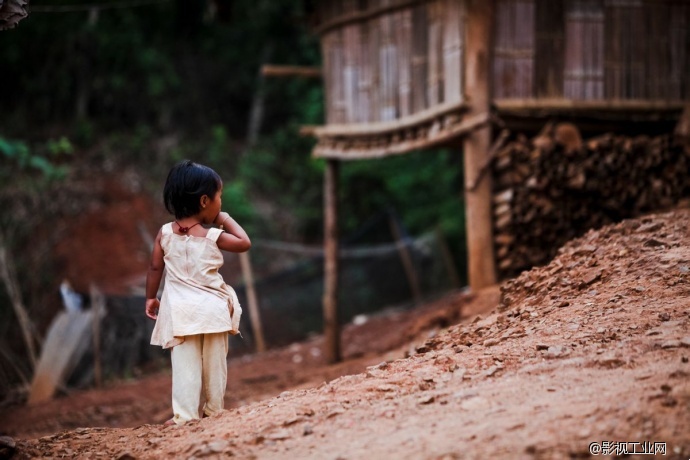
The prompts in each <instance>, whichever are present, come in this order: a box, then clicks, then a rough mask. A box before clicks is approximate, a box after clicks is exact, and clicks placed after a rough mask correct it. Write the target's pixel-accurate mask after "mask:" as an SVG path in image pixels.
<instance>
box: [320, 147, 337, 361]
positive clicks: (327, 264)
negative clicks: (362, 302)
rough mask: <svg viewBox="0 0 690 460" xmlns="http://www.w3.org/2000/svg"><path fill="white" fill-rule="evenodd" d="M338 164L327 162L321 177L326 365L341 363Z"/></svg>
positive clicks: (335, 161)
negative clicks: (322, 179)
mask: <svg viewBox="0 0 690 460" xmlns="http://www.w3.org/2000/svg"><path fill="white" fill-rule="evenodd" d="M338 167H339V164H338V161H337V160H327V161H326V172H325V175H324V190H323V192H324V193H323V195H324V208H325V209H324V214H325V215H324V294H323V325H324V338H325V350H324V351H325V355H326V360H327V361H328V362H329V363H335V362H338V361H340V360H341V355H340V325H339V324H338Z"/></svg>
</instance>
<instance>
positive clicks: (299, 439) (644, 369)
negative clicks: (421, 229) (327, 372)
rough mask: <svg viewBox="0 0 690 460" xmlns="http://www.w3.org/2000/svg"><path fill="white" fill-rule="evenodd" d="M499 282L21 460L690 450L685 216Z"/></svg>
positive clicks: (689, 229) (644, 223)
mask: <svg viewBox="0 0 690 460" xmlns="http://www.w3.org/2000/svg"><path fill="white" fill-rule="evenodd" d="M502 291H503V292H502V296H501V297H502V298H501V302H500V305H498V306H497V308H496V309H494V311H493V312H491V313H490V314H488V315H486V316H485V317H484V318H480V317H477V318H475V320H474V321H469V322H464V323H462V324H459V325H455V326H451V327H448V328H445V329H442V330H440V331H439V332H438V333H437V334H436V335H434V336H433V337H430V338H426V339H421V338H420V336H419V335H416V336H415V337H417V339H416V340H415V341H413V342H412V344H411V345H410V344H401V345H400V346H398V347H397V348H396V349H395V350H394V351H391V352H388V354H386V355H384V358H386V359H385V361H384V360H381V361H383V362H382V363H381V364H380V365H373V366H370V367H369V368H367V369H366V370H365V371H364V372H362V373H356V374H352V375H346V376H343V377H339V378H335V380H330V381H328V382H327V383H325V382H324V383H322V384H320V385H318V384H315V382H314V379H311V380H310V379H309V378H305V379H304V380H303V381H301V382H296V383H297V385H298V388H297V389H292V390H289V391H284V392H283V393H281V394H279V395H277V396H272V397H270V398H268V399H260V400H256V402H248V403H247V404H245V405H242V406H240V407H236V408H234V409H231V410H229V411H227V412H226V413H223V414H221V415H220V416H218V417H214V418H210V419H204V420H202V421H200V422H197V423H192V424H188V425H186V426H184V427H169V428H164V427H162V426H160V425H142V426H140V427H138V428H134V429H113V428H84V429H78V430H74V431H67V432H63V433H60V434H55V435H50V436H46V437H43V438H40V439H30V440H26V439H20V440H19V441H18V455H17V457H18V458H30V457H60V456H67V457H81V458H97V457H102V458H120V459H125V458H168V457H169V458H173V457H174V458H205V457H208V458H213V457H216V458H222V457H226V456H228V455H229V454H232V455H234V456H236V457H238V458H260V459H264V458H266V459H271V458H284V459H294V458H300V459H302V458H314V459H323V458H331V459H338V458H340V459H360V458H361V459H364V458H366V459H379V458H396V459H397V458H409V459H420V458H421V459H427V458H428V459H453V458H511V459H512V458H581V457H589V456H590V452H593V453H594V454H600V456H605V457H609V458H610V457H611V456H613V455H615V454H623V453H624V452H623V450H624V449H625V451H627V452H628V453H630V454H632V453H634V452H637V453H638V455H632V457H633V458H649V456H648V455H640V453H641V452H642V451H643V449H649V448H650V446H651V447H652V448H655V449H658V450H657V452H659V453H660V452H661V450H662V449H665V453H666V455H665V456H661V455H658V456H659V458H677V459H687V458H690V378H689V377H690V364H689V363H688V358H689V357H690V348H689V347H690V212H688V211H685V210H683V211H675V212H673V213H669V214H663V215H657V216H652V217H647V218H644V219H641V220H631V221H625V222H623V223H621V224H618V225H615V226H611V227H607V228H605V229H601V230H599V231H593V232H590V233H588V234H587V235H585V236H584V237H583V238H581V239H579V240H576V241H573V242H571V243H569V244H567V245H566V246H565V247H564V248H562V250H561V251H560V253H559V255H558V256H557V257H556V259H555V260H554V261H553V262H552V263H551V264H550V265H548V266H547V267H543V268H539V269H535V270H532V271H530V272H526V273H523V274H522V275H521V276H520V277H519V278H517V279H515V280H513V281H511V282H509V283H507V284H506V285H504V286H503V288H502ZM488 298H491V297H490V296H487V297H482V296H477V298H475V301H476V302H480V301H482V299H483V301H484V302H486V299H488ZM493 299H494V300H495V296H494V297H493ZM437 308H438V306H437ZM432 317H433V314H431V313H429V316H428V317H427V326H428V325H429V321H430V319H429V318H432ZM432 322H433V321H432ZM442 323H443V321H442V320H441V321H440V322H439V323H438V324H441V325H442ZM402 330H405V329H402ZM423 330H424V328H420V329H419V331H417V332H419V333H421V332H423ZM363 337H366V335H363ZM427 337H428V336H427ZM403 338H404V337H403ZM299 347H301V348H300V349H301V350H308V349H309V347H308V346H307V345H306V344H302V345H299ZM304 347H307V348H304ZM410 350H411V351H412V353H411V354H412V356H409V357H407V358H402V357H401V356H402V355H403V354H404V353H405V352H406V351H407V352H408V353H409V352H410ZM296 351H297V347H295V348H294V349H293V350H291V351H289V350H288V351H285V350H283V351H281V352H283V353H295V352H296ZM303 354H304V353H303ZM355 355H356V353H355ZM396 355H397V356H396ZM287 356H288V355H285V356H284V357H287ZM305 356H306V354H305ZM378 358H379V356H369V357H368V358H365V357H363V356H362V357H360V358H358V361H357V365H359V366H363V365H366V364H370V363H371V364H373V363H375V362H376V361H375V359H378ZM355 367H356V366H355ZM323 369H328V368H327V367H326V368H321V370H320V371H318V372H319V373H323ZM337 370H338V371H343V372H345V373H347V371H348V370H349V369H347V366H346V365H343V367H341V368H339V369H337ZM279 372H282V371H281V370H279ZM354 372H357V371H354ZM321 375H323V374H321ZM254 377H255V378H258V377H260V376H259V375H255V376H254ZM298 380H299V379H298ZM232 391H233V390H232V388H231V392H232ZM592 443H596V444H592ZM635 443H637V444H635ZM643 443H647V444H643ZM654 443H657V444H656V446H655V445H654ZM590 446H593V447H590ZM590 449H594V450H593V451H591V450H590ZM597 449H599V450H597Z"/></svg>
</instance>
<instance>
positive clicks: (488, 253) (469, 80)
mask: <svg viewBox="0 0 690 460" xmlns="http://www.w3.org/2000/svg"><path fill="white" fill-rule="evenodd" d="M493 13H494V0H468V3H467V14H468V17H467V23H466V24H467V43H466V47H467V57H466V73H465V85H466V86H465V94H471V95H472V101H471V105H470V108H469V112H468V116H477V115H480V114H484V113H487V112H488V111H489V109H490V105H491V87H492V83H491V37H492V36H493ZM463 147H464V166H465V183H466V184H473V185H475V184H474V181H475V179H476V178H477V177H479V175H480V173H481V170H482V167H483V165H484V164H486V161H487V158H486V157H487V155H488V154H489V149H490V148H491V127H490V126H486V127H483V128H481V129H477V130H474V131H472V132H470V133H469V134H468V135H467V136H465V141H464V146H463ZM491 200H492V194H491V177H490V175H488V174H486V175H484V176H483V177H482V180H481V181H480V182H479V183H477V184H476V185H475V186H474V189H472V190H467V189H465V214H466V222H467V252H468V274H469V283H470V288H471V289H472V290H473V291H478V290H479V289H481V288H483V287H486V286H490V285H492V284H495V283H496V263H495V260H494V249H493V216H492V212H491Z"/></svg>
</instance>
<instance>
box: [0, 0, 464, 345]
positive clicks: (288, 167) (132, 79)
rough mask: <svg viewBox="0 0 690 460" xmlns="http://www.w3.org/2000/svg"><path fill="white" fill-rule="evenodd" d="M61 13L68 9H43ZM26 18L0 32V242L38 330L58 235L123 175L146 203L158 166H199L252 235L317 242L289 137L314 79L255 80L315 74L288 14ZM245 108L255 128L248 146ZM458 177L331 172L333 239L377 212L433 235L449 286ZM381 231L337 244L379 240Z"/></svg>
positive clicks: (305, 40)
mask: <svg viewBox="0 0 690 460" xmlns="http://www.w3.org/2000/svg"><path fill="white" fill-rule="evenodd" d="M66 3H69V5H76V6H77V8H74V9H75V11H68V12H65V11H55V10H53V11H50V9H51V8H57V7H64V5H65V4H66ZM31 5H32V7H33V8H34V11H32V12H31V13H30V15H29V16H28V18H26V19H25V20H23V21H22V22H20V24H19V25H18V26H17V27H16V28H15V29H12V30H9V31H4V32H0V75H2V81H3V90H2V91H0V107H2V112H1V113H0V117H1V118H0V120H1V122H0V168H1V169H0V205H1V206H2V207H1V209H0V216H1V218H0V227H1V228H0V230H1V231H2V238H3V241H4V244H5V246H6V248H7V250H8V253H9V254H10V255H11V257H12V260H13V262H14V264H15V266H16V272H17V279H18V280H19V282H20V287H21V292H22V296H23V299H24V302H25V304H26V307H27V310H28V311H29V312H30V315H31V316H32V318H33V320H34V323H35V324H37V325H39V326H37V327H39V329H41V328H42V327H45V325H46V324H47V322H48V321H49V320H50V317H48V316H50V315H49V313H48V312H49V311H50V310H49V309H47V307H46V304H47V303H50V302H53V303H54V302H56V301H57V302H59V298H57V297H56V295H57V292H56V290H55V286H56V283H57V282H59V280H60V278H61V273H60V267H59V266H57V265H56V264H55V263H54V262H53V261H52V259H51V248H52V247H53V245H54V244H56V243H57V242H58V241H59V238H60V237H61V234H60V232H57V231H54V230H55V229H56V226H58V222H61V221H63V220H65V219H67V220H69V219H73V218H76V217H77V216H79V215H80V214H81V213H82V212H83V211H84V210H85V209H90V208H89V207H93V206H94V203H93V202H94V200H95V201H97V200H98V197H97V196H95V194H93V193H91V190H93V189H94V188H95V186H94V184H98V183H100V182H102V181H104V180H105V178H106V177H113V176H115V177H118V176H119V175H121V174H124V171H128V173H131V172H132V171H133V172H134V173H135V174H136V175H137V177H138V183H139V184H142V190H141V192H142V193H148V194H151V195H152V196H154V197H155V199H156V201H157V202H160V199H159V195H160V191H161V189H162V183H163V181H164V178H165V174H166V173H167V171H168V169H169V168H170V166H171V165H172V164H173V163H175V162H176V161H178V160H180V159H183V158H190V159H193V160H196V161H199V162H202V163H205V164H208V165H210V166H212V167H213V168H215V169H216V170H217V171H218V172H219V173H220V175H221V176H222V177H223V178H224V181H225V196H224V205H225V207H226V208H227V210H228V211H229V212H230V213H231V214H233V215H235V216H236V217H237V219H238V220H239V221H240V222H241V223H242V224H243V225H244V226H245V227H246V228H247V230H248V232H249V233H250V235H251V236H252V237H253V238H272V239H279V240H283V241H291V242H300V243H308V244H315V245H318V244H320V243H321V241H322V226H323V219H322V214H323V212H322V180H323V178H322V176H323V168H324V165H323V162H322V161H321V160H313V159H311V156H310V152H311V147H312V145H313V140H312V139H310V138H306V137H301V136H300V135H299V134H298V129H299V127H300V126H301V125H316V124H323V123H324V119H323V117H324V115H323V89H322V86H321V85H322V82H321V81H319V80H314V79H301V78H283V79H265V80H262V79H261V78H260V77H259V69H260V66H261V64H263V63H273V64H294V65H306V66H318V65H319V63H320V55H319V42H318V38H317V37H316V36H314V35H312V34H311V33H310V30H309V17H308V13H307V10H308V8H306V7H305V5H304V2H303V1H301V0H281V1H274V0H251V1H250V0H234V1H227V0H226V1H221V0H218V1H215V2H209V1H207V2H204V1H197V0H194V1H189V0H176V1H162V2H157V3H152V4H147V5H140V6H131V5H130V6H129V7H121V6H122V5H123V4H122V3H121V2H119V1H117V0H113V1H112V2H109V1H107V0H101V1H100V3H98V5H100V7H101V8H100V9H98V11H95V10H93V9H92V8H89V7H88V6H93V5H94V3H93V2H92V1H88V2H80V1H79V0H72V1H70V2H58V1H52V2H51V1H48V0H45V1H32V2H31ZM79 5H83V9H82V8H79ZM116 6H117V7H116ZM255 101H263V102H262V103H263V105H262V108H263V111H262V113H263V117H262V122H261V125H260V130H259V132H258V136H257V138H256V140H255V141H252V142H249V141H248V139H250V138H251V136H250V135H249V134H248V130H249V120H250V113H251V112H252V107H253V105H254V106H255V105H256V102H255ZM259 105H261V104H259ZM461 166H462V161H461V155H460V152H459V151H455V152H453V151H439V152H419V153H413V154H410V155H404V156H399V157H394V158H390V159H385V160H375V161H362V162H350V163H344V164H343V165H342V168H341V173H342V174H341V176H342V177H341V184H342V185H341V194H342V195H341V198H342V205H341V216H342V218H341V232H342V235H343V237H344V238H345V239H346V240H347V238H348V236H351V235H356V234H357V231H358V229H360V228H361V227H362V226H363V225H364V224H365V223H366V222H367V221H368V220H370V219H372V218H373V217H374V216H376V215H377V214H380V213H382V212H386V211H388V210H391V209H392V210H394V211H395V213H396V214H397V215H399V216H400V218H401V220H402V222H403V223H404V225H405V227H406V230H407V232H408V233H409V234H411V235H418V234H421V233H423V232H425V231H428V230H431V229H433V228H436V227H439V226H440V227H441V228H442V229H443V230H444V233H445V235H446V236H447V237H448V239H449V243H450V246H451V249H452V251H453V254H454V255H455V257H456V262H457V264H458V266H459V267H460V272H461V273H463V272H464V264H465V262H464V249H463V244H464V243H463V241H464V235H463V232H464V230H463V227H464V221H463V214H464V213H463V208H462V202H461V196H462V179H461V178H462V170H461ZM161 208H162V205H161ZM134 224H136V223H132V222H124V223H123V225H125V226H126V225H134ZM386 228H387V227H384V230H381V231H380V232H378V233H377V232H367V233H366V234H365V236H362V237H361V238H360V239H359V240H358V241H353V243H362V244H364V243H377V242H384V241H390V240H391V236H390V232H389V231H388V230H387V229H386ZM113 231H118V229H113ZM16 324H17V323H16V318H14V315H13V313H12V309H11V307H10V304H9V301H8V298H7V295H6V290H5V289H4V288H3V289H0V338H1V339H2V343H0V346H3V347H5V346H7V348H6V349H8V350H12V349H13V350H14V351H13V353H17V354H21V353H22V351H21V348H22V347H21V340H19V339H18V338H19V333H18V331H17V327H16ZM39 332H42V331H39ZM13 344H16V346H15V345H13Z"/></svg>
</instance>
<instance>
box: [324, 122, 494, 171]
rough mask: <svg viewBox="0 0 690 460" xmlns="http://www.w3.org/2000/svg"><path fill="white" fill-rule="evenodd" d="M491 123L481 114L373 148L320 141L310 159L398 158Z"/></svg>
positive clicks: (357, 143) (380, 142) (350, 142)
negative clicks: (414, 136)
mask: <svg viewBox="0 0 690 460" xmlns="http://www.w3.org/2000/svg"><path fill="white" fill-rule="evenodd" d="M492 120H494V116H493V115H492V114H490V113H481V114H477V115H473V116H470V117H467V118H465V119H463V120H461V121H460V122H459V123H456V124H454V125H451V126H449V127H445V128H440V127H439V128H438V129H436V130H434V129H428V130H425V132H424V135H423V136H421V137H418V138H413V139H402V140H397V141H395V140H388V141H386V140H384V139H381V138H380V139H378V140H377V142H376V145H373V146H361V145H360V139H357V138H351V139H334V138H324V139H321V140H320V142H319V143H318V144H317V145H316V146H315V147H314V149H313V150H312V157H313V158H328V159H333V160H364V159H374V158H383V157H387V156H392V155H400V154H403V153H409V152H412V151H415V150H422V149H427V148H431V147H435V146H438V145H441V144H444V143H448V142H449V141H451V140H453V139H457V138H459V137H462V136H465V135H467V134H469V133H471V132H472V131H474V130H476V129H479V128H481V127H483V126H485V125H487V124H489V123H491V122H492Z"/></svg>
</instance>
